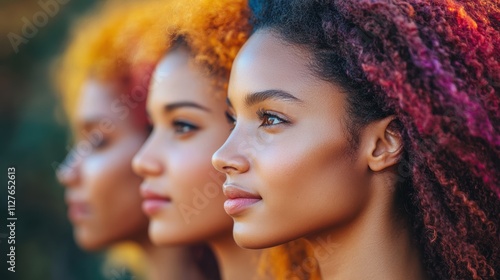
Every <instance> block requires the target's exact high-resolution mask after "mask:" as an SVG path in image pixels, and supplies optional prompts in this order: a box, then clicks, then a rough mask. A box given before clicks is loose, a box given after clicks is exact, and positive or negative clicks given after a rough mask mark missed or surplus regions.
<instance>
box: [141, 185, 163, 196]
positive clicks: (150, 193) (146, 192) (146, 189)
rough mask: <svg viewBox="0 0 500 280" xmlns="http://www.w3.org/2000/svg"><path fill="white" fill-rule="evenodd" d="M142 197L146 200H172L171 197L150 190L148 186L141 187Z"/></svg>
mask: <svg viewBox="0 0 500 280" xmlns="http://www.w3.org/2000/svg"><path fill="white" fill-rule="evenodd" d="M141 196H142V197H143V198H144V199H162V200H170V197H168V196H165V195H161V194H159V193H157V192H155V191H154V190H152V189H151V188H149V187H148V186H147V185H146V184H142V185H141Z"/></svg>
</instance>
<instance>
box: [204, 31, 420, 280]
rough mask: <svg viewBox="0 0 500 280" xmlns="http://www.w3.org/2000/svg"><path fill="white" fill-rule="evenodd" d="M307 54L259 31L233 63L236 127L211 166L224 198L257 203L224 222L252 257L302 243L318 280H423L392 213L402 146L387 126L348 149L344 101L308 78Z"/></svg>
mask: <svg viewBox="0 0 500 280" xmlns="http://www.w3.org/2000/svg"><path fill="white" fill-rule="evenodd" d="M310 55H311V54H310V53H309V52H308V51H306V50H304V49H301V48H298V47H293V46H291V45H289V44H285V43H283V42H282V41H280V40H279V39H277V37H276V36H275V35H274V34H273V33H272V32H269V31H258V32H257V33H255V34H254V35H252V36H251V38H250V39H249V41H248V42H247V43H246V44H245V46H244V47H243V48H242V50H241V51H240V53H239V54H238V56H237V58H236V60H235V62H234V66H233V70H232V73H231V80H230V83H229V95H228V97H229V101H230V103H231V104H232V110H231V111H232V112H231V114H232V115H233V116H234V118H235V120H236V121H235V127H234V130H233V131H232V133H231V135H230V137H229V138H228V139H227V141H226V143H225V144H224V145H223V146H222V147H221V148H220V149H219V150H218V151H217V152H216V153H215V154H214V156H213V159H212V161H213V164H214V166H215V167H216V168H217V169H218V170H219V171H221V172H225V173H226V175H227V179H226V183H225V185H224V191H225V193H226V194H227V193H230V192H231V190H233V189H239V190H244V191H245V192H247V193H250V194H252V195H255V196H259V197H260V198H261V200H260V201H258V202H256V203H254V204H252V205H251V206H250V207H248V208H246V209H244V210H243V211H240V212H238V213H236V214H232V215H231V216H232V217H233V219H234V231H233V232H234V238H235V240H236V242H237V243H238V244H239V245H240V246H242V247H244V248H253V249H255V248H266V247H271V246H276V245H279V244H282V243H285V242H288V241H291V240H294V239H297V238H300V237H306V238H307V240H308V241H309V242H310V243H311V244H312V245H313V246H314V248H315V253H316V257H317V259H318V261H319V264H320V268H321V272H322V276H323V277H324V279H366V278H367V277H368V276H370V277H371V279H402V278H405V277H406V276H405V275H407V273H408V271H411V274H410V275H411V276H410V277H413V278H411V279H423V278H425V276H424V274H423V273H422V267H421V262H420V260H419V252H418V250H416V249H415V246H414V244H413V243H412V241H411V236H410V231H409V230H408V228H407V227H406V221H405V220H404V219H403V218H401V217H398V216H397V215H396V214H395V213H396V210H395V197H394V188H393V184H394V179H395V175H396V174H395V170H394V168H395V165H396V163H397V162H398V159H399V157H400V155H401V150H402V149H401V147H402V142H401V137H400V136H399V135H398V134H397V133H396V132H395V131H394V130H393V129H392V125H391V124H392V121H393V117H387V118H384V119H381V120H378V121H374V122H372V123H370V124H369V125H367V126H366V127H365V128H363V129H362V130H361V131H360V136H359V142H358V145H357V146H356V148H353V146H352V143H351V142H350V139H351V137H349V134H348V132H347V126H346V121H347V120H348V115H347V112H346V109H345V108H346V100H345V99H346V98H345V94H344V93H343V92H342V91H341V90H340V89H339V87H337V86H335V85H334V84H332V83H330V82H327V81H324V80H322V79H320V78H317V77H316V76H315V75H313V73H312V72H311V71H310V68H309V59H310ZM270 90H274V92H272V93H269V91H270ZM266 91H267V93H265V94H263V93H262V92H266ZM276 91H282V92H286V93H287V94H289V95H286V96H284V94H283V93H281V94H277V93H276ZM258 92H261V93H260V94H258V95H255V93H258ZM255 96H260V97H261V98H259V101H258V102H257V103H255V102H249V101H250V100H252V99H254V100H255ZM263 96H267V97H270V98H267V99H264V98H262V97H263ZM249 103H253V104H249ZM249 105H250V106H249ZM388 237H391V238H388ZM367 249H369V251H370V252H373V253H372V254H371V255H370V256H367V254H366V252H367V251H366V250H367ZM381 267H383V269H381ZM402 268H405V269H406V270H405V269H402Z"/></svg>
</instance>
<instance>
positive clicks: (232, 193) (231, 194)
mask: <svg viewBox="0 0 500 280" xmlns="http://www.w3.org/2000/svg"><path fill="white" fill-rule="evenodd" d="M222 190H223V192H224V195H225V196H226V197H227V198H229V199H236V198H256V199H262V197H261V196H260V195H258V194H254V193H251V192H248V191H245V190H243V189H242V188H241V187H239V186H236V185H234V184H227V183H224V185H223V187H222Z"/></svg>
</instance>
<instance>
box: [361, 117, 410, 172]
mask: <svg viewBox="0 0 500 280" xmlns="http://www.w3.org/2000/svg"><path fill="white" fill-rule="evenodd" d="M370 125H371V126H372V127H371V129H370V133H371V134H372V135H371V136H372V137H371V139H370V140H371V141H373V142H372V143H373V144H372V145H371V147H372V149H371V154H370V155H369V156H368V166H369V167H370V170H372V171H374V172H377V171H382V170H384V169H386V168H388V167H391V166H393V165H396V164H397V163H398V162H399V160H400V158H401V154H402V153H403V139H402V137H401V128H400V125H399V121H398V120H397V119H396V118H395V117H394V116H389V117H386V118H384V119H382V120H379V121H375V122H373V123H372V124H370Z"/></svg>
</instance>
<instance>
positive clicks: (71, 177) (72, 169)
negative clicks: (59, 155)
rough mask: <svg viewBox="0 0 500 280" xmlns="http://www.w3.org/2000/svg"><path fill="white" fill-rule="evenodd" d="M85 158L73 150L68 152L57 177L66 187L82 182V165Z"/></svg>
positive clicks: (58, 169) (57, 172)
mask: <svg viewBox="0 0 500 280" xmlns="http://www.w3.org/2000/svg"><path fill="white" fill-rule="evenodd" d="M82 160H83V158H82V157H80V156H78V154H77V153H75V152H74V151H73V150H72V151H70V152H69V153H68V155H67V156H66V158H65V159H64V161H63V162H62V163H61V164H60V165H59V167H58V168H57V171H56V175H57V179H58V181H59V183H61V184H62V185H63V186H65V187H75V186H77V185H78V184H79V182H80V179H81V178H80V167H81V162H82Z"/></svg>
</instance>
